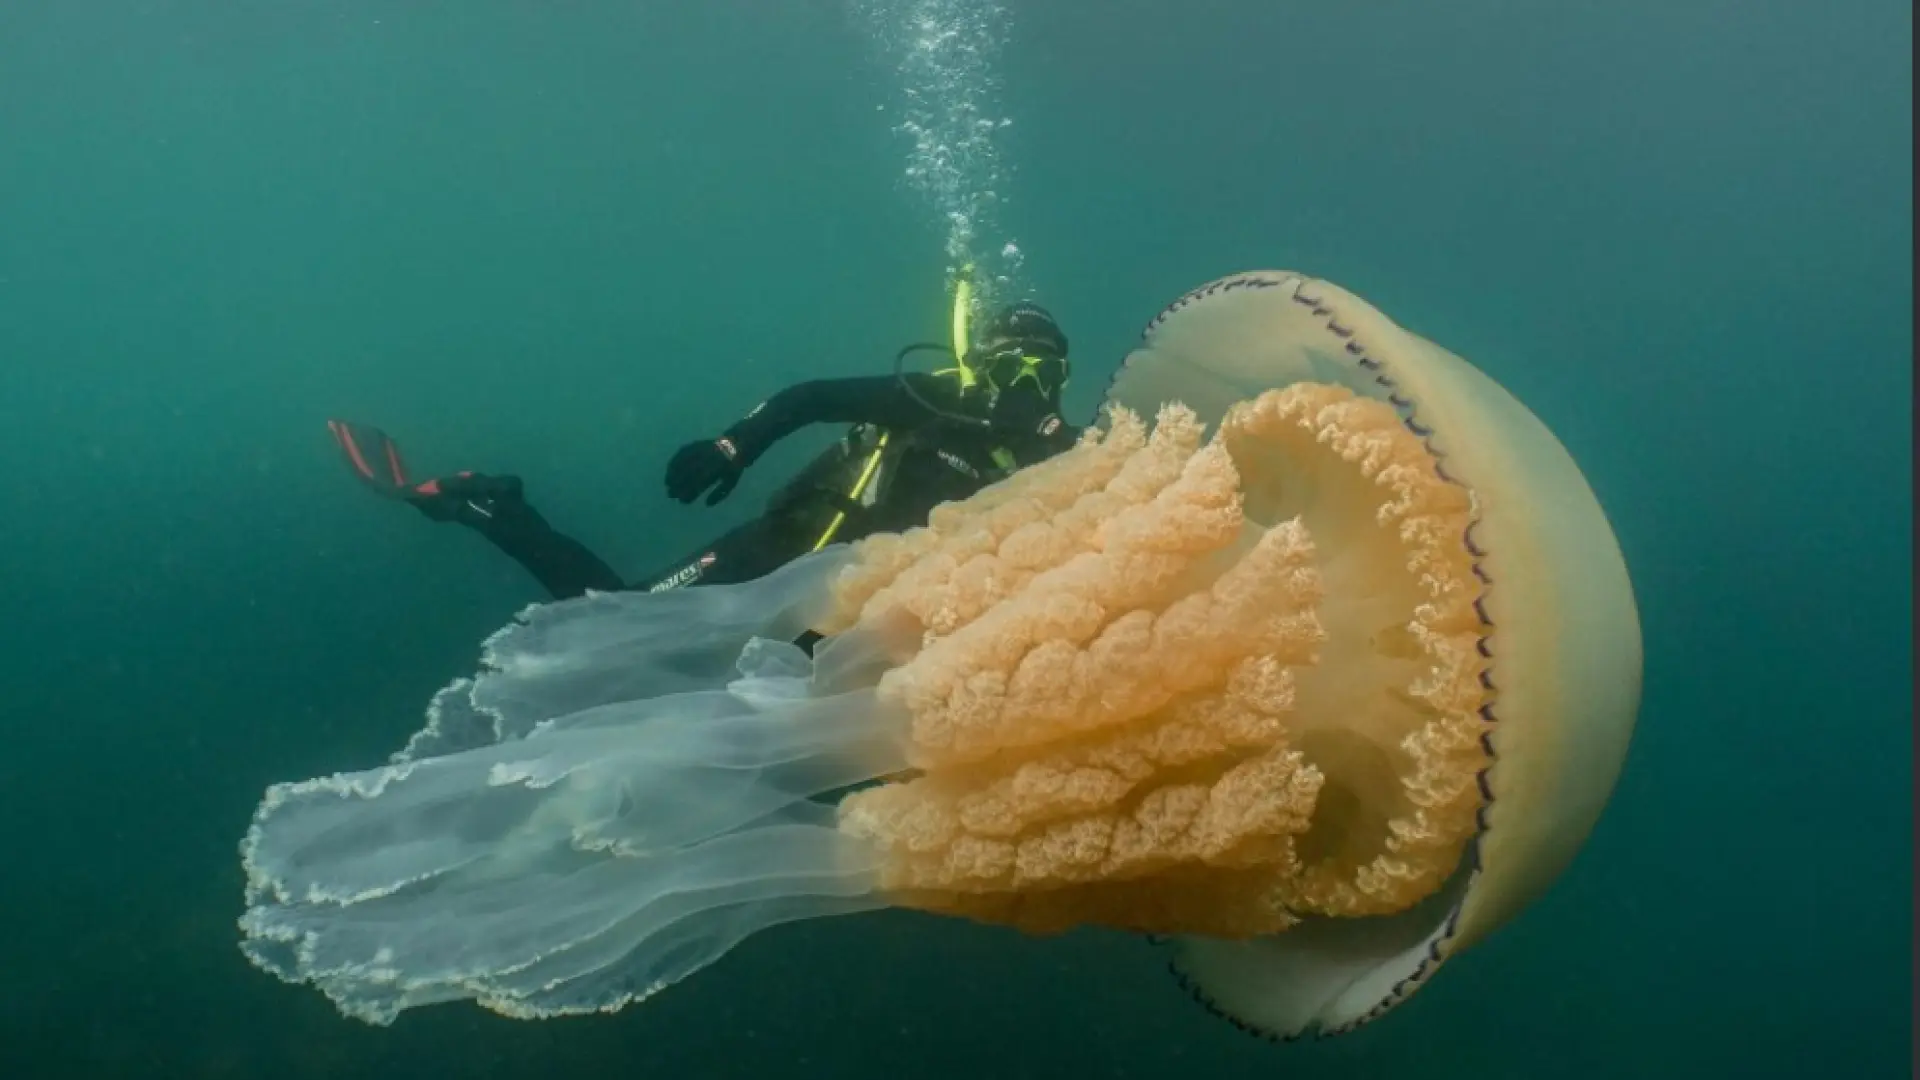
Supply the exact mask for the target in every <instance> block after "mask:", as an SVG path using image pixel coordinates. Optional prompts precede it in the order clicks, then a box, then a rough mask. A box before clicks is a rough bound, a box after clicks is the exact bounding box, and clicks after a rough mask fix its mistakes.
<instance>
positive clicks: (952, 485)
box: [454, 374, 1080, 599]
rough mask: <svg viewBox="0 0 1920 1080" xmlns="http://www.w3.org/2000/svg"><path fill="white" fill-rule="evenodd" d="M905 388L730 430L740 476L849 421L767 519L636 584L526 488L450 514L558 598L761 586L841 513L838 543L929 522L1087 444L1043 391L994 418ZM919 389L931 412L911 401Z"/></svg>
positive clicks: (950, 397) (948, 382)
mask: <svg viewBox="0 0 1920 1080" xmlns="http://www.w3.org/2000/svg"><path fill="white" fill-rule="evenodd" d="M904 378H905V379H907V380H910V381H911V383H912V392H910V391H909V390H908V388H907V387H905V386H902V385H901V379H900V378H898V377H895V376H893V375H875V376H866V377H856V378H848V379H824V380H819V381H814V382H804V383H799V384H797V385H794V386H791V387H788V388H787V389H785V390H782V391H781V392H780V393H778V394H775V395H774V396H773V397H771V398H769V399H767V400H766V401H765V402H763V403H762V404H761V405H760V406H759V407H758V408H756V409H754V410H753V412H751V413H749V414H747V416H746V417H745V418H743V419H741V420H740V421H739V422H737V423H735V424H734V425H733V426H732V427H730V428H728V429H727V431H726V433H725V438H726V439H727V440H729V441H730V442H731V444H732V445H733V447H735V448H736V450H737V454H738V457H737V458H736V459H735V465H736V467H737V468H742V469H744V468H746V467H747V466H749V465H751V464H753V462H754V461H755V460H756V459H757V458H759V457H760V455H761V454H763V453H765V452H766V451H767V449H768V448H770V447H771V446H773V444H774V443H776V442H778V441H779V440H780V439H782V438H784V437H786V436H787V435H790V434H792V433H793V432H795V431H797V430H799V429H800V428H803V427H805V426H807V425H809V424H823V423H825V424H850V425H853V427H852V428H851V429H850V430H849V431H848V433H847V435H846V436H845V437H844V438H842V439H841V440H840V441H839V442H837V443H836V444H835V445H834V446H833V447H830V448H829V449H828V450H826V451H825V452H823V453H822V454H820V455H819V456H818V457H816V458H815V459H814V460H813V461H812V462H810V463H809V464H808V465H807V466H806V467H805V468H803V469H802V470H801V471H800V472H799V473H798V474H797V475H796V476H795V477H794V478H793V479H792V480H791V481H789V482H788V483H787V484H786V485H785V486H784V487H783V488H782V489H781V490H780V491H779V492H778V493H777V494H775V495H774V496H773V497H772V498H771V499H770V500H768V504H767V508H766V510H765V511H764V512H763V513H762V514H761V515H760V516H759V517H756V518H754V519H753V520H751V521H748V522H747V523H745V524H743V525H740V526H739V527H737V528H734V529H732V530H729V531H728V532H726V533H725V534H723V535H721V536H719V537H717V538H716V539H714V540H713V541H711V542H709V543H706V544H703V545H701V546H700V548H699V549H697V550H696V551H693V552H691V553H689V554H688V555H686V556H684V557H682V558H680V559H676V560H674V561H673V562H672V563H669V564H668V565H667V566H665V567H664V568H662V569H660V570H659V571H656V572H655V573H652V574H649V575H646V576H644V577H642V578H640V579H639V580H638V581H635V582H632V583H626V582H623V581H621V580H620V577H619V576H618V575H617V574H615V573H614V571H613V570H612V568H610V567H609V566H608V565H607V564H606V563H605V562H604V561H602V560H601V559H600V558H599V557H598V556H597V555H595V554H594V553H593V552H591V551H589V550H588V549H587V548H586V547H585V546H584V545H582V544H581V543H579V542H578V541H576V540H574V539H572V538H571V537H568V536H566V535H564V534H562V533H560V532H558V531H557V530H555V529H554V528H553V527H552V526H551V525H549V524H548V523H547V521H546V519H545V518H543V517H542V516H541V515H540V514H539V512H538V511H536V510H534V508H533V507H532V506H529V505H528V504H527V503H526V501H525V500H524V499H523V498H521V497H519V490H518V484H513V485H512V489H511V491H510V492H507V493H505V494H502V495H494V496H484V497H480V498H473V497H466V498H465V499H464V503H463V505H462V506H461V507H460V512H458V513H457V514H455V515H454V516H456V517H457V518H458V520H460V521H462V522H464V523H466V524H467V525H469V526H471V527H473V528H474V529H475V530H476V531H478V532H479V533H480V534H481V535H483V536H485V537H486V538H487V539H489V540H491V541H492V542H493V543H494V544H495V545H496V546H497V547H499V548H500V549H501V550H502V551H504V552H506V553H507V554H508V555H509V556H511V557H513V558H514V559H515V560H516V561H518V562H519V563H520V564H521V565H522V566H524V567H526V568H527V570H528V572H529V573H531V574H533V576H534V577H535V578H536V579H538V580H539V582H540V584H541V585H542V586H543V587H545V589H546V590H547V591H548V592H549V593H551V594H552V595H553V597H554V598H555V599H566V598H568V597H573V596H579V595H580V594H582V593H584V592H586V591H587V590H588V589H597V590H603V591H614V590H618V589H629V588H631V589H645V590H649V591H658V590H662V589H671V588H680V587H685V586H691V585H717V584H724V583H728V582H737V581H749V580H752V579H754V578H758V577H761V576H764V575H765V574H768V573H770V572H772V571H773V570H775V569H777V568H779V567H780V566H781V565H783V564H785V563H787V562H788V561H790V560H792V559H795V558H798V557H799V556H801V555H804V554H806V553H807V552H809V551H811V550H813V549H814V547H815V546H816V545H817V544H819V543H820V541H821V538H822V536H823V535H824V534H826V533H827V531H828V529H829V528H830V527H831V526H832V525H833V522H834V520H835V518H836V516H838V515H842V514H844V515H845V516H844V517H843V518H841V520H840V524H839V526H838V527H837V528H835V529H834V530H833V533H832V539H833V541H834V542H842V541H851V540H856V539H859V538H860V537H862V536H865V535H867V534H869V533H874V532H898V531H902V530H905V529H908V528H912V527H914V526H916V525H923V524H925V523H926V520H927V515H928V513H929V512H930V511H932V509H933V508H934V507H935V506H937V505H939V504H940V503H943V502H951V501H956V500H959V499H964V498H966V497H968V496H970V495H972V494H974V493H975V492H977V491H979V490H980V489H981V488H983V487H985V486H987V485H988V484H991V483H993V482H994V481H996V480H999V479H1000V478H1002V477H1003V476H1005V475H1007V473H1008V472H1009V471H1010V469H1011V468H1018V467H1023V466H1027V465H1032V464H1034V463H1035V462H1038V461H1041V460H1044V459H1045V458H1048V457H1051V456H1052V455H1054V454H1056V453H1059V452H1060V451H1061V450H1064V449H1066V448H1068V447H1070V446H1072V445H1073V443H1074V442H1075V440H1077V439H1078V438H1079V435H1080V429H1079V428H1077V427H1075V426H1073V425H1071V424H1067V423H1065V422H1063V421H1061V420H1060V418H1059V416H1058V414H1057V402H1052V401H1043V400H1042V399H1041V398H1040V396H1039V395H1038V394H1008V395H1002V398H1001V402H1002V404H1001V405H1000V406H999V407H996V408H994V409H993V410H992V411H991V413H990V412H989V410H988V409H987V408H986V406H985V404H984V402H985V396H984V395H983V394H980V393H977V392H976V393H966V394H963V393H961V392H960V390H959V389H958V384H957V383H956V382H955V380H954V379H952V378H950V377H947V376H942V375H927V374H908V375H905V376H904ZM916 392H917V393H918V395H919V397H920V398H921V399H924V402H925V403H923V402H922V401H920V400H916V399H915V396H914V393H916ZM928 405H932V406H935V407H936V408H937V409H939V410H945V411H946V412H949V413H955V414H959V415H962V416H967V417H973V418H975V419H982V420H987V421H988V426H982V425H980V424H977V423H974V424H970V423H966V422H964V421H960V420H955V419H952V418H949V417H945V416H941V415H940V414H939V412H936V411H934V410H933V409H929V408H928ZM881 433H885V435H886V443H885V446H884V447H882V448H879V453H880V455H881V456H880V459H879V466H878V468H877V469H876V470H875V473H876V477H875V479H874V480H873V481H871V483H872V487H873V490H874V494H873V495H872V496H869V498H868V499H867V500H866V501H865V502H864V503H856V502H855V501H853V500H852V499H850V498H849V495H848V492H849V490H850V481H851V480H852V479H853V478H854V477H855V476H857V475H858V474H861V473H862V472H864V471H865V467H866V466H867V465H868V463H869V459H870V457H871V456H872V454H873V453H874V451H875V448H876V444H877V442H878V437H879V435H880V434H881Z"/></svg>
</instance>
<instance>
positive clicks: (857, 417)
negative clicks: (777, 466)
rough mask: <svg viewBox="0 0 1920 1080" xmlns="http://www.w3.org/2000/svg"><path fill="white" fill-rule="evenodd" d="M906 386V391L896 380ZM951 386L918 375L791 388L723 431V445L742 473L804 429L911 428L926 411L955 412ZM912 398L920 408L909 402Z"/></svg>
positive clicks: (945, 381) (924, 418) (861, 378)
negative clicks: (820, 426)
mask: <svg viewBox="0 0 1920 1080" xmlns="http://www.w3.org/2000/svg"><path fill="white" fill-rule="evenodd" d="M902 378H905V379H907V380H910V381H911V382H912V386H913V389H912V391H909V390H908V389H907V388H906V387H905V386H902V385H901V379H902ZM952 385H953V384H952V380H950V379H944V378H941V377H940V376H937V375H930V374H927V373H924V372H910V373H908V374H906V375H905V376H901V377H896V376H893V375H861V376H855V377H853V378H847V379H815V380H812V381H810V382H803V383H795V384H794V385H792V386H789V387H787V388H786V389H785V390H782V391H780V392H779V393H777V394H775V395H773V396H772V397H770V398H768V399H767V400H765V401H763V402H761V403H760V404H759V405H758V406H756V407H755V408H754V410H753V411H752V412H750V413H748V414H747V415H746V416H745V417H744V418H742V419H741V420H739V421H738V422H736V423H735V424H734V425H733V426H732V427H729V428H728V429H727V430H726V436H725V437H726V439H727V441H728V442H729V443H731V444H732V447H733V449H734V450H735V452H736V453H737V455H738V456H737V458H736V460H737V461H738V462H739V464H740V466H741V467H742V468H744V467H746V466H748V465H751V464H753V462H754V460H755V459H757V458H758V457H759V456H760V455H761V454H764V453H766V451H767V449H768V448H769V447H771V446H773V444H774V443H777V442H779V441H780V440H781V439H784V438H786V437H787V436H788V435H791V434H793V433H794V432H796V431H798V430H800V429H801V428H803V427H806V426H807V425H808V424H872V425H874V426H876V427H883V428H895V429H900V428H911V427H919V426H920V425H922V424H925V423H926V422H927V421H928V420H929V419H930V418H931V417H930V415H929V411H928V405H932V406H934V407H935V408H940V409H955V408H957V407H958V406H957V403H956V402H955V400H954V398H955V395H954V393H953V389H952ZM916 392H917V393H918V394H919V396H920V398H923V399H925V402H926V403H925V404H923V403H922V402H921V401H920V400H917V399H916V398H915V397H914V393H916Z"/></svg>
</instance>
